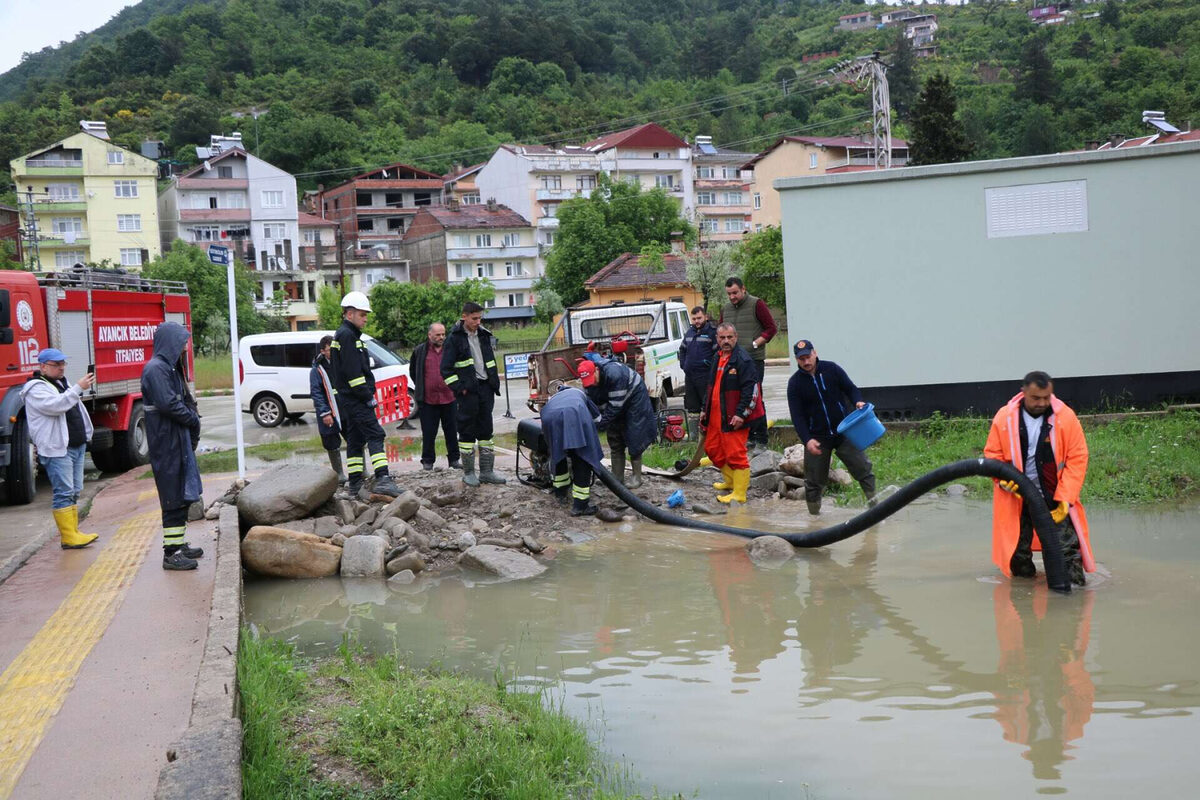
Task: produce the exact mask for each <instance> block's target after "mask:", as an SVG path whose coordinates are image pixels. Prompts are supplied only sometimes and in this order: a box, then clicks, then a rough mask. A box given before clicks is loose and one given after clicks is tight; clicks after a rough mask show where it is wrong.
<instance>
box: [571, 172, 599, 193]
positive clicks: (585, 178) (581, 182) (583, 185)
mask: <svg viewBox="0 0 1200 800" xmlns="http://www.w3.org/2000/svg"><path fill="white" fill-rule="evenodd" d="M575 188H576V189H585V190H586V189H595V188H596V176H595V175H580V176H579V177H578V178H576V179H575Z"/></svg>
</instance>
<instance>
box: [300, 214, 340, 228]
mask: <svg viewBox="0 0 1200 800" xmlns="http://www.w3.org/2000/svg"><path fill="white" fill-rule="evenodd" d="M296 219H297V221H298V222H299V223H300V227H301V228H336V227H337V223H336V222H333V221H332V220H328V219H321V218H320V217H318V216H317V215H316V214H307V213H305V212H303V211H301V212H300V213H299V214H297V215H296Z"/></svg>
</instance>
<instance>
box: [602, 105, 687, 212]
mask: <svg viewBox="0 0 1200 800" xmlns="http://www.w3.org/2000/svg"><path fill="white" fill-rule="evenodd" d="M583 149H584V150H586V151H588V152H590V153H595V154H596V155H597V156H599V157H600V162H601V164H603V165H605V167H606V168H605V171H606V172H607V173H608V174H609V176H610V177H612V179H613V180H624V181H630V182H632V183H636V184H639V185H640V186H641V187H642V188H643V189H654V188H659V189H662V190H664V191H665V192H666V193H667V194H668V195H670V196H672V197H674V198H676V199H678V200H679V202H680V204H681V205H682V206H683V213H684V216H687V217H691V216H692V214H693V212H694V203H695V193H694V184H693V180H692V148H691V146H690V145H689V144H688V143H687V142H685V141H684V140H683V139H680V138H679V137H678V136H676V135H675V134H673V133H671V132H670V131H668V130H667V129H666V128H664V127H662V126H661V125H656V124H655V123H653V122H647V123H646V124H645V125H638V126H637V127H635V128H628V129H626V130H623V131H617V132H616V133H610V134H606V135H605V136H601V137H599V138H597V139H593V140H591V141H590V142H587V143H585V144H584V145H583Z"/></svg>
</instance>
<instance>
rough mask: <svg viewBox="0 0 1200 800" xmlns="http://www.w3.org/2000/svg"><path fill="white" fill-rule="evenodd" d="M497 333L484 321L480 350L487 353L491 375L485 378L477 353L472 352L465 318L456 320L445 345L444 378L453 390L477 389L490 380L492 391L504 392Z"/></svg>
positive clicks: (486, 361) (486, 364)
mask: <svg viewBox="0 0 1200 800" xmlns="http://www.w3.org/2000/svg"><path fill="white" fill-rule="evenodd" d="M495 340H496V337H494V336H492V332H491V331H489V330H488V329H487V328H485V327H483V326H482V325H480V326H479V350H480V352H481V353H483V368H484V369H485V370H486V371H487V379H486V380H484V381H481V380H480V379H479V376H477V375H476V374H475V356H473V355H471V343H470V342H469V341H468V340H467V329H466V328H464V327H463V323H462V320H461V319H460V320H459V321H458V322H456V323H455V324H454V327H453V328H451V329H450V334H449V335H448V336H446V343H445V344H444V345H442V369H441V372H442V379H443V380H445V381H446V386H448V387H450V391H452V392H456V393H457V392H461V391H462V390H463V389H476V388H478V387H479V386H480V384H481V383H486V384H487V385H488V386H490V387H491V389H492V394H496V395H499V394H500V371H499V370H498V369H496V351H495V349H494V347H493V344H492V343H493V342H494V341H495Z"/></svg>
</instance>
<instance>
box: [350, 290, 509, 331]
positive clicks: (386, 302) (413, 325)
mask: <svg viewBox="0 0 1200 800" xmlns="http://www.w3.org/2000/svg"><path fill="white" fill-rule="evenodd" d="M495 296H496V291H495V289H494V288H493V287H492V284H491V283H490V282H489V281H486V280H477V279H474V278H472V279H469V280H465V281H463V282H462V283H453V284H445V283H442V282H441V281H436V280H435V281H430V282H429V283H400V282H399V281H391V280H389V281H383V282H381V283H377V284H375V286H374V287H372V288H371V316H370V319H369V320H368V322H367V332H368V333H370V334H371V335H372V336H375V337H377V338H379V339H382V340H383V341H385V342H400V343H402V344H406V345H417V344H419V343H421V342H422V341H424V340H425V332H426V331H427V330H428V329H429V326H430V325H431V324H433V323H434V322H441V323H443V324H444V325H445V326H446V328H447V330H449V328H450V327H451V326H452V325H453V324H454V323H455V321H457V320H458V318H459V317H460V316H462V307H463V304H464V303H466V302H467V301H471V302H474V303H479V304H480V305H483V304H484V303H486V302H487V301H488V300H491V299H492V298H493V297H495Z"/></svg>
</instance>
